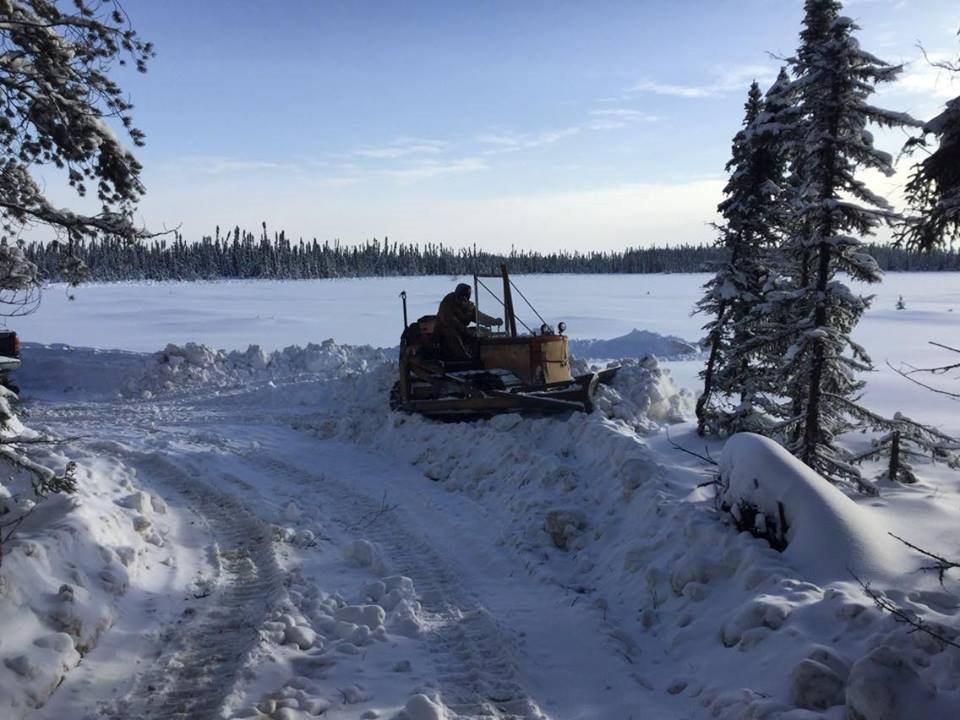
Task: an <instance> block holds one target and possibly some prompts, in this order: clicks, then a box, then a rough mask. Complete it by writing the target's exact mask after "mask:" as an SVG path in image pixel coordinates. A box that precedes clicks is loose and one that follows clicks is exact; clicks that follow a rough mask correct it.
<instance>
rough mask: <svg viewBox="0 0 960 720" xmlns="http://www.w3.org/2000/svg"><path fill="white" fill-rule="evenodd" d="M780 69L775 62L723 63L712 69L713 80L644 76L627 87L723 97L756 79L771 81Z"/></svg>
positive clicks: (634, 90) (635, 90) (656, 92)
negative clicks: (685, 81)
mask: <svg viewBox="0 0 960 720" xmlns="http://www.w3.org/2000/svg"><path fill="white" fill-rule="evenodd" d="M776 74H777V71H776V68H774V67H773V66H771V65H732V66H721V67H719V68H716V69H714V70H713V71H712V72H711V75H712V79H711V80H710V81H709V82H705V83H702V84H698V85H691V84H675V83H663V82H658V81H656V80H651V79H649V78H644V79H642V80H640V81H639V82H637V83H636V84H634V85H632V86H631V87H629V88H628V89H627V91H628V92H632V93H652V94H654V95H667V96H671V97H681V98H710V97H721V96H723V95H727V94H728V93H730V92H737V91H746V89H747V87H748V86H749V84H750V83H751V82H752V81H754V80H756V81H757V82H759V83H760V84H761V85H764V84H770V83H772V82H773V80H774V78H775V77H776Z"/></svg>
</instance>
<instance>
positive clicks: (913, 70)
mask: <svg viewBox="0 0 960 720" xmlns="http://www.w3.org/2000/svg"><path fill="white" fill-rule="evenodd" d="M928 58H929V61H930V62H920V63H914V64H913V65H911V66H910V67H909V68H908V69H907V71H906V72H904V74H903V75H901V76H900V79H899V80H897V82H896V84H894V85H893V86H892V87H891V88H890V89H891V90H900V91H902V92H907V93H910V94H913V95H924V96H926V97H934V98H937V99H941V100H949V99H950V98H953V97H956V96H957V95H958V94H960V78H957V76H956V74H955V73H952V72H950V71H949V70H945V69H943V68H938V67H934V66H933V65H931V64H930V63H932V62H950V61H951V60H955V59H956V57H955V54H950V53H929V54H928Z"/></svg>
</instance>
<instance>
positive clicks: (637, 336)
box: [570, 328, 700, 360]
mask: <svg viewBox="0 0 960 720" xmlns="http://www.w3.org/2000/svg"><path fill="white" fill-rule="evenodd" d="M570 352H571V353H573V354H574V355H575V356H576V357H581V358H626V357H629V358H643V357H644V356H646V355H655V356H657V357H658V358H660V359H661V360H679V359H682V358H688V357H690V356H691V355H696V354H698V353H699V352H700V346H699V345H697V344H696V343H694V342H688V341H686V340H681V339H680V338H678V337H674V336H672V335H660V334H658V333H655V332H650V331H649V330H637V329H636V328H634V329H633V330H631V331H630V332H628V333H627V334H626V335H621V336H620V337H615V338H611V339H610V340H571V341H570Z"/></svg>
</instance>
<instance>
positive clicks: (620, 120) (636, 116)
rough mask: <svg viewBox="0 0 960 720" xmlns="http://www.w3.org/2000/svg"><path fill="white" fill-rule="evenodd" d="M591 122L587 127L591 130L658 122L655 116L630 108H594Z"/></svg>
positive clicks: (591, 113) (658, 119)
mask: <svg viewBox="0 0 960 720" xmlns="http://www.w3.org/2000/svg"><path fill="white" fill-rule="evenodd" d="M590 117H591V120H590V122H589V123H587V127H589V128H590V129H591V130H614V129H616V128H622V127H627V126H628V125H635V124H638V123H648V122H658V121H660V120H661V118H660V117H658V116H657V115H651V114H650V113H645V112H643V111H641V110H634V109H632V108H623V107H615V108H596V109H594V110H591V111H590Z"/></svg>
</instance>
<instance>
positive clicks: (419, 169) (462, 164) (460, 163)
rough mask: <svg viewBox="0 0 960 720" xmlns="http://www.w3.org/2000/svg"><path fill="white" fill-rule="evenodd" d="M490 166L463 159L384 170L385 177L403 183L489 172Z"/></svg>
mask: <svg viewBox="0 0 960 720" xmlns="http://www.w3.org/2000/svg"><path fill="white" fill-rule="evenodd" d="M489 169H490V166H489V165H488V164H487V163H486V161H485V160H483V158H477V157H464V158H459V159H454V160H446V161H440V160H423V161H421V162H418V163H416V164H414V165H410V166H408V167H405V168H400V169H397V170H386V171H385V172H384V174H385V175H386V176H387V177H391V178H394V179H395V180H400V181H403V182H416V181H418V180H430V179H433V178H437V177H441V176H444V175H460V174H464V173H472V172H479V171H482V170H489Z"/></svg>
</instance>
